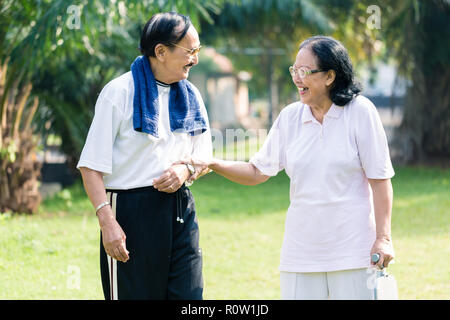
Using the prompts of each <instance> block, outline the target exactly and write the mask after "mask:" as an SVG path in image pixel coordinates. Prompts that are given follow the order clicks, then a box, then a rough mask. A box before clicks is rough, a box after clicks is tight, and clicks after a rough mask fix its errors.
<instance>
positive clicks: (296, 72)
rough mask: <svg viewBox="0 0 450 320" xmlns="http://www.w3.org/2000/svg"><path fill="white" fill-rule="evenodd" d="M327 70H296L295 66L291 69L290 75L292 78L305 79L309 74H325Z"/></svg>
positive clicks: (302, 68) (303, 68)
mask: <svg viewBox="0 0 450 320" xmlns="http://www.w3.org/2000/svg"><path fill="white" fill-rule="evenodd" d="M324 71H325V70H322V69H314V70H309V69H308V68H307V67H300V68H298V69H297V68H294V66H290V67H289V73H290V74H291V76H292V78H294V77H295V76H296V75H297V76H298V77H299V78H301V79H303V78H305V77H306V76H307V75H309V74H313V73H317V72H324Z"/></svg>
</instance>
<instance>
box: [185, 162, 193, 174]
mask: <svg viewBox="0 0 450 320" xmlns="http://www.w3.org/2000/svg"><path fill="white" fill-rule="evenodd" d="M186 166H187V168H188V170H189V172H190V173H191V174H194V173H195V168H194V166H193V165H192V164H190V163H187V164H186Z"/></svg>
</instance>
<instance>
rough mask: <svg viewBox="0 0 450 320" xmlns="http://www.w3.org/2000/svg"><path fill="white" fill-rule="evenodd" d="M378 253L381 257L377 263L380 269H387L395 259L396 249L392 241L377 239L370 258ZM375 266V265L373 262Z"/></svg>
mask: <svg viewBox="0 0 450 320" xmlns="http://www.w3.org/2000/svg"><path fill="white" fill-rule="evenodd" d="M375 253H378V254H379V255H380V260H378V262H377V263H376V265H377V266H378V267H380V268H381V269H382V268H386V267H387V266H388V265H389V263H390V262H391V261H392V260H393V259H394V247H393V246H392V241H391V239H388V238H377V239H376V240H375V243H374V244H373V246H372V250H371V251H370V256H371V257H372V255H373V254H375ZM372 264H373V265H375V263H373V262H372Z"/></svg>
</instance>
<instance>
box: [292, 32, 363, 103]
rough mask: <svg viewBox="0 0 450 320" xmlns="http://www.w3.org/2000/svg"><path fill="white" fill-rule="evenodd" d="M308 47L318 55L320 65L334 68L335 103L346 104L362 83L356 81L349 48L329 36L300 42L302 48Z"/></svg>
mask: <svg viewBox="0 0 450 320" xmlns="http://www.w3.org/2000/svg"><path fill="white" fill-rule="evenodd" d="M303 48H308V49H310V50H311V51H312V53H313V54H314V55H315V56H316V57H317V61H318V67H319V68H320V69H322V70H325V71H328V70H334V72H335V73H336V78H335V79H334V82H333V86H332V87H331V90H330V98H331V101H333V103H334V104H336V105H338V106H344V105H346V104H347V103H348V102H350V100H352V99H353V97H355V95H357V94H358V93H360V92H361V85H360V84H359V83H358V82H356V81H355V79H354V74H353V66H352V63H351V61H350V57H349V55H348V52H347V49H345V47H344V46H343V45H342V44H341V43H340V42H339V41H337V40H336V39H333V38H332V37H327V36H314V37H311V38H308V39H306V40H305V41H303V42H302V43H301V44H300V48H299V50H300V49H303Z"/></svg>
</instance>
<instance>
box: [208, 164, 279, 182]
mask: <svg viewBox="0 0 450 320" xmlns="http://www.w3.org/2000/svg"><path fill="white" fill-rule="evenodd" d="M209 168H210V169H211V170H213V171H214V172H216V173H218V174H220V175H221V176H224V177H225V178H227V179H228V180H231V181H233V182H236V183H239V184H244V185H249V186H252V185H257V184H259V183H263V182H265V181H267V179H269V178H270V177H269V176H266V175H264V174H262V173H261V171H259V170H258V169H257V168H256V167H255V166H254V165H253V164H251V163H249V162H243V161H227V160H220V159H214V160H213V161H212V162H211V164H210V165H209Z"/></svg>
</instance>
